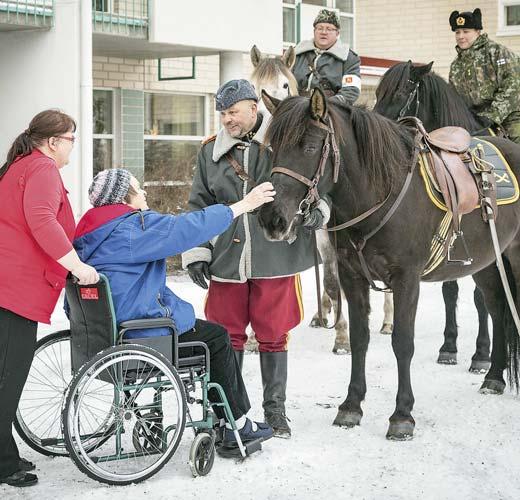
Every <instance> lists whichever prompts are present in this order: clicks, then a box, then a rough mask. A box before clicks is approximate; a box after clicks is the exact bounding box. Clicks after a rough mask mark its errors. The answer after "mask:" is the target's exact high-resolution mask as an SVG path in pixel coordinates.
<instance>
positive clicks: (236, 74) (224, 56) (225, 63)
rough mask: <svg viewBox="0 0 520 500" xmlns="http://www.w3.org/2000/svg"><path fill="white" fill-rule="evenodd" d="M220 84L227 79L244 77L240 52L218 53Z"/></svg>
mask: <svg viewBox="0 0 520 500" xmlns="http://www.w3.org/2000/svg"><path fill="white" fill-rule="evenodd" d="M219 77H220V85H222V84H223V83H226V82H227V81H228V80H234V79H236V78H244V69H243V67H242V52H221V53H220V72H219Z"/></svg>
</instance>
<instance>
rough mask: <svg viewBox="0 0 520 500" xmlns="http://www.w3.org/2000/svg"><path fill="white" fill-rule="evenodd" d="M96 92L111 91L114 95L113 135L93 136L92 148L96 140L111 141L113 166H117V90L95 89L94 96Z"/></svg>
mask: <svg viewBox="0 0 520 500" xmlns="http://www.w3.org/2000/svg"><path fill="white" fill-rule="evenodd" d="M95 90H103V91H109V92H111V93H112V110H111V113H112V133H111V134H94V133H93V134H92V147H94V140H95V139H110V140H111V141H112V166H115V165H116V158H117V157H118V155H117V154H116V150H117V144H116V137H117V133H116V132H117V130H118V126H117V116H116V95H117V92H116V89H114V88H111V87H94V88H93V90H92V94H94V91H95Z"/></svg>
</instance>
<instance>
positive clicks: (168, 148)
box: [144, 93, 208, 186]
mask: <svg viewBox="0 0 520 500" xmlns="http://www.w3.org/2000/svg"><path fill="white" fill-rule="evenodd" d="M144 106H145V116H144V174H145V184H146V185H148V186H153V185H167V186H182V185H190V184H191V180H192V178H193V173H194V169H195V166H196V161H197V154H198V151H199V149H200V141H201V140H202V139H203V138H204V136H205V135H207V128H208V125H207V122H208V116H207V109H206V107H207V103H206V97H205V96H201V95H179V94H156V93H145V97H144Z"/></svg>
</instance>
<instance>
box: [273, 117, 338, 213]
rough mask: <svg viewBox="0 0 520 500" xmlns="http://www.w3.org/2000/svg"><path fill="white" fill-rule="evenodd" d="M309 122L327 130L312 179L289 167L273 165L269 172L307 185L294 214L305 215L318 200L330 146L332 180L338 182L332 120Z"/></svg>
mask: <svg viewBox="0 0 520 500" xmlns="http://www.w3.org/2000/svg"><path fill="white" fill-rule="evenodd" d="M310 123H311V124H312V125H314V126H315V127H318V128H320V129H322V130H325V131H326V132H327V135H326V137H325V140H324V142H323V147H322V150H321V157H320V163H319V164H318V168H317V169H316V172H314V176H313V177H312V179H309V178H308V177H305V176H304V175H301V174H299V173H298V172H295V171H294V170H291V169H289V168H285V167H274V168H273V169H272V170H271V174H276V173H278V174H284V175H287V176H289V177H292V178H293V179H296V180H297V181H299V182H301V183H302V184H305V185H306V186H307V187H308V190H307V194H306V195H305V196H304V198H303V199H302V201H300V204H299V206H298V211H297V212H296V215H301V216H305V215H306V214H307V213H309V211H310V207H311V206H312V205H313V204H314V203H316V202H317V201H319V199H320V195H319V193H318V183H319V182H320V179H321V176H322V175H323V173H324V172H325V165H326V164H327V160H328V158H329V154H330V149H331V148H332V154H333V157H334V158H333V167H334V173H333V182H334V183H336V182H338V176H339V166H340V161H341V160H340V155H339V148H338V143H337V141H336V134H335V133H334V127H333V125H332V121H331V120H330V119H327V121H321V120H314V119H313V120H310Z"/></svg>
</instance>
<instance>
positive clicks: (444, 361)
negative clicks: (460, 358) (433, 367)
mask: <svg viewBox="0 0 520 500" xmlns="http://www.w3.org/2000/svg"><path fill="white" fill-rule="evenodd" d="M437 363H439V364H440V365H456V364H457V353H456V352H445V351H439V357H438V358H437Z"/></svg>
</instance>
